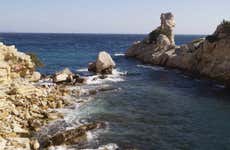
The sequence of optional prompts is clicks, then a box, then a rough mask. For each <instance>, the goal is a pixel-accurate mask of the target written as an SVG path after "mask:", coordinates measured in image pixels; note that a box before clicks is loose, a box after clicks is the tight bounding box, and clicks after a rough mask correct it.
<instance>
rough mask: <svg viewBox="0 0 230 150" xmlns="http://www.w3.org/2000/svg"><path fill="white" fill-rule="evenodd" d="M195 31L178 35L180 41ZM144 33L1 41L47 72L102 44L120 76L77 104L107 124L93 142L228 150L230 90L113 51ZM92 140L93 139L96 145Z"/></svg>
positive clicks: (148, 148) (83, 59) (78, 60)
mask: <svg viewBox="0 0 230 150" xmlns="http://www.w3.org/2000/svg"><path fill="white" fill-rule="evenodd" d="M198 37H201V36H199V35H197V36H196V35H177V36H176V43H177V44H183V43H186V42H189V41H192V40H193V39H196V38H198ZM143 38H144V35H96V34H0V41H2V42H4V43H5V44H8V45H11V44H14V45H16V47H17V48H18V49H20V50H21V51H25V52H28V51H30V52H35V53H37V54H38V56H39V57H40V58H41V59H42V61H43V62H44V63H45V65H46V66H45V67H44V68H40V69H39V70H40V71H41V72H42V73H45V74H49V73H53V72H55V71H57V70H61V69H63V68H64V67H69V68H70V69H71V70H72V71H76V70H77V69H80V68H86V67H87V64H88V63H89V62H91V61H93V60H95V59H96V56H97V54H98V52H99V51H101V50H106V51H108V52H109V53H110V54H111V55H112V56H113V58H114V60H115V62H116V63H117V66H118V69H119V70H120V71H127V72H128V74H127V75H126V76H125V77H124V79H125V81H124V82H117V83H114V84H113V86H115V87H119V88H120V89H121V90H119V91H111V92H109V91H108V92H104V93H100V94H98V95H97V96H96V98H95V100H93V101H92V102H90V103H88V104H87V105H86V106H84V107H83V108H81V109H82V110H81V111H83V112H84V111H85V112H87V113H85V114H83V116H82V117H87V118H91V119H93V120H99V121H106V122H108V123H109V130H108V131H107V132H104V133H102V134H100V136H99V137H98V143H97V144H98V145H102V144H107V143H117V144H118V145H119V146H120V147H121V149H128V148H129V149H134V148H136V149H143V150H152V149H163V150H174V149H178V150H194V149H195V150H228V149H230V130H229V127H230V119H229V116H230V93H229V90H227V89H224V88H223V87H222V86H220V85H217V84H216V83H215V82H212V81H209V80H205V79H201V80H200V79H196V78H192V77H189V76H186V75H185V74H183V73H182V72H180V71H178V70H170V69H166V68H159V67H152V68H151V67H147V68H146V67H145V68H144V67H143V66H141V65H142V64H141V63H140V62H139V61H137V60H134V59H131V58H129V59H127V58H125V57H123V56H115V55H114V54H115V53H124V51H125V50H126V49H127V48H128V47H129V46H130V45H131V44H132V43H133V42H134V41H137V40H141V39H143ZM95 146H97V145H95Z"/></svg>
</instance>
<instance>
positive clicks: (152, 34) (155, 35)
mask: <svg viewBox="0 0 230 150" xmlns="http://www.w3.org/2000/svg"><path fill="white" fill-rule="evenodd" d="M160 34H164V35H166V36H167V37H168V38H170V32H169V31H166V30H163V29H162V28H157V29H156V30H154V31H152V32H150V33H149V43H153V42H156V40H157V38H158V36H159V35H160Z"/></svg>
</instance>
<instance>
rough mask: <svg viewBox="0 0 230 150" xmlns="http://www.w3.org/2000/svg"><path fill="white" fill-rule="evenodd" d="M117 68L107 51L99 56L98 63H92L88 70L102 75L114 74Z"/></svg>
mask: <svg viewBox="0 0 230 150" xmlns="http://www.w3.org/2000/svg"><path fill="white" fill-rule="evenodd" d="M115 67H116V64H115V62H114V61H113V59H112V57H111V56H110V55H109V54H108V53H107V52H105V51H102V52H100V53H99V54H98V57H97V60H96V62H93V63H90V64H89V67H88V70H89V71H92V72H95V73H100V74H112V70H113V68H115Z"/></svg>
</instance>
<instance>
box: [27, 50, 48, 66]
mask: <svg viewBox="0 0 230 150" xmlns="http://www.w3.org/2000/svg"><path fill="white" fill-rule="evenodd" d="M26 54H27V55H29V56H30V58H31V60H32V62H33V63H34V64H35V67H36V68H37V67H44V64H43V62H42V61H41V60H40V59H39V58H38V56H37V55H36V54H35V53H32V52H28V53H26Z"/></svg>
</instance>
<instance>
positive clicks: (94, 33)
mask: <svg viewBox="0 0 230 150" xmlns="http://www.w3.org/2000/svg"><path fill="white" fill-rule="evenodd" d="M0 34H85V35H87V34H89V35H90V34H91V35H147V34H149V33H109V32H108V33H103V32H102V33H99V32H98V33H97V32H92V33H90V32H1V31H0ZM175 35H204V36H206V35H209V34H202V33H200V34H198V33H176V34H175Z"/></svg>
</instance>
